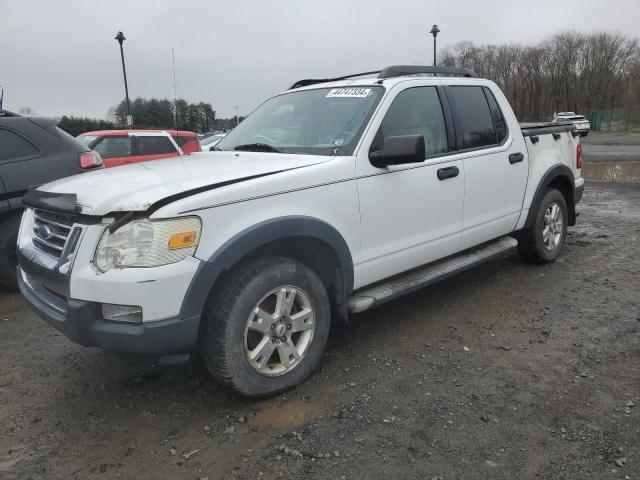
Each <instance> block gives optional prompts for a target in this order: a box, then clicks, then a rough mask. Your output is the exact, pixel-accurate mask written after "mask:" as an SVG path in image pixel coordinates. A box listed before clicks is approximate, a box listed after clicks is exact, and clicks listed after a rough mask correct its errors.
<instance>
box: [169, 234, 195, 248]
mask: <svg viewBox="0 0 640 480" xmlns="http://www.w3.org/2000/svg"><path fill="white" fill-rule="evenodd" d="M196 243H198V232H196V231H195V230H192V231H190V232H180V233H174V234H173V235H171V236H170V237H169V248H170V249H171V250H176V249H178V248H186V247H191V246H193V245H195V244H196Z"/></svg>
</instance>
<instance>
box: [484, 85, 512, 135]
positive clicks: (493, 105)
mask: <svg viewBox="0 0 640 480" xmlns="http://www.w3.org/2000/svg"><path fill="white" fill-rule="evenodd" d="M484 93H485V95H486V96H487V101H488V102H489V109H490V110H491V116H492V117H493V125H494V126H495V128H496V136H497V140H498V143H502V142H503V141H504V139H505V138H507V122H505V120H504V115H502V110H500V106H499V105H498V102H497V101H496V97H494V96H493V93H492V92H491V90H489V89H488V88H487V87H484Z"/></svg>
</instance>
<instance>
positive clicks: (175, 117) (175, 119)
mask: <svg viewBox="0 0 640 480" xmlns="http://www.w3.org/2000/svg"><path fill="white" fill-rule="evenodd" d="M171 63H172V65H173V128H174V129H176V130H178V110H177V109H176V102H177V101H178V90H177V89H176V56H175V55H174V53H173V47H171Z"/></svg>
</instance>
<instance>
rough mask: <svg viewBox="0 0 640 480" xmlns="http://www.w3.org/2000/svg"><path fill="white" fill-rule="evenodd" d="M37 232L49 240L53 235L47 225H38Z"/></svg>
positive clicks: (42, 237)
mask: <svg viewBox="0 0 640 480" xmlns="http://www.w3.org/2000/svg"><path fill="white" fill-rule="evenodd" d="M37 234H38V236H39V237H40V238H41V239H43V240H49V239H50V238H51V237H53V231H52V230H51V227H50V226H49V225H38V230H37Z"/></svg>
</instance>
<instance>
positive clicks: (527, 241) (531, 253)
mask: <svg viewBox="0 0 640 480" xmlns="http://www.w3.org/2000/svg"><path fill="white" fill-rule="evenodd" d="M554 203H555V204H557V205H558V206H559V208H560V211H561V212H562V232H561V236H560V239H559V241H558V242H557V245H555V247H553V248H548V247H547V246H545V242H544V239H543V230H544V228H545V213H546V212H547V209H548V208H549V207H550V206H551V205H552V204H554ZM568 219H569V213H568V209H567V201H566V200H565V198H564V195H562V193H561V192H560V191H559V190H556V189H555V188H549V189H547V190H546V192H545V194H544V196H543V197H542V200H541V201H540V203H539V204H538V208H537V210H536V212H535V217H534V221H533V225H531V227H529V228H527V229H525V230H522V231H521V232H519V233H518V235H517V239H518V252H519V253H520V256H521V257H522V259H523V260H524V261H525V262H528V263H536V264H539V265H543V264H545V263H551V262H555V261H556V259H557V258H558V255H560V250H561V249H562V246H563V245H564V242H565V241H566V239H567V225H568Z"/></svg>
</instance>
